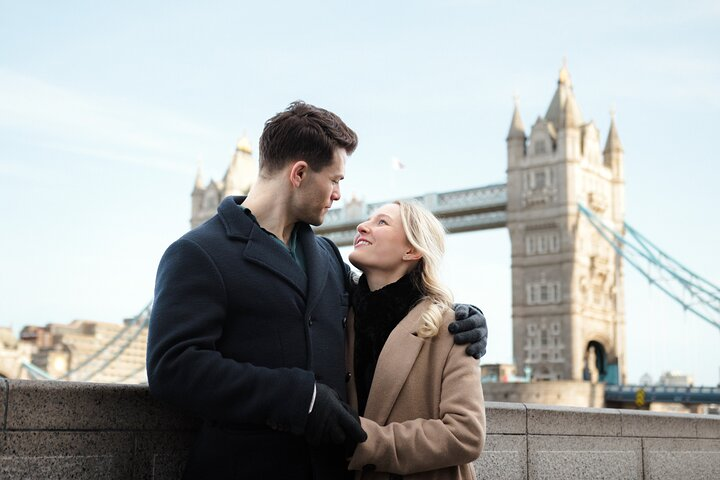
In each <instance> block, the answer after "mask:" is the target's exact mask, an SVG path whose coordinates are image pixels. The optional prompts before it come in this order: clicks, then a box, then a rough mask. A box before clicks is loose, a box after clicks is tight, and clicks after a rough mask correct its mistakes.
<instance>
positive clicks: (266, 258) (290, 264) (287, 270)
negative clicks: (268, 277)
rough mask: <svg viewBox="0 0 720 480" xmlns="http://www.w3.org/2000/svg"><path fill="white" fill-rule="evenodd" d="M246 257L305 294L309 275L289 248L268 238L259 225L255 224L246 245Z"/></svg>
mask: <svg viewBox="0 0 720 480" xmlns="http://www.w3.org/2000/svg"><path fill="white" fill-rule="evenodd" d="M245 259H246V260H247V261H249V262H252V263H254V264H256V265H259V266H261V267H265V268H267V269H268V270H270V271H272V272H273V273H275V274H276V275H278V276H279V277H281V278H283V279H285V280H286V281H288V282H289V283H290V284H291V285H293V286H294V287H295V288H296V289H297V290H298V292H300V294H301V295H303V296H305V294H306V291H307V277H306V276H305V274H304V273H303V271H302V269H300V267H299V266H298V264H297V263H295V260H293V258H292V256H290V252H289V251H288V250H287V248H284V247H283V246H282V245H280V244H279V243H278V242H276V241H275V240H273V239H268V234H267V233H265V232H263V231H262V229H261V228H260V227H259V226H258V225H255V224H253V229H252V231H251V232H250V238H249V239H248V244H247V247H245Z"/></svg>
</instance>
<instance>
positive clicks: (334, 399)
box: [305, 383, 367, 447]
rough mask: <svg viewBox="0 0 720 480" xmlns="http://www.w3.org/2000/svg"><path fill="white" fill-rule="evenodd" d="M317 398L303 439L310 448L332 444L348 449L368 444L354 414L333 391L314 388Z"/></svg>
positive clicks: (322, 386)
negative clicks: (347, 447) (353, 445)
mask: <svg viewBox="0 0 720 480" xmlns="http://www.w3.org/2000/svg"><path fill="white" fill-rule="evenodd" d="M315 386H316V388H317V394H316V396H315V405H313V409H312V412H310V413H309V414H308V417H307V423H306V425H305V438H306V439H307V441H308V443H310V445H312V446H315V447H317V446H319V445H322V444H327V443H332V444H335V445H343V444H345V445H347V444H348V443H353V442H354V443H355V444H357V443H361V442H364V441H365V440H367V433H365V431H364V430H363V429H362V427H361V426H360V420H359V419H358V417H357V414H354V412H353V411H352V409H351V408H350V406H348V405H347V404H346V403H344V402H342V401H341V400H340V396H339V395H338V394H337V392H336V391H335V390H333V389H332V388H330V387H328V386H327V385H324V384H322V383H316V384H315Z"/></svg>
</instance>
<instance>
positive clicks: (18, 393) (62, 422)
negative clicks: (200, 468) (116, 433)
mask: <svg viewBox="0 0 720 480" xmlns="http://www.w3.org/2000/svg"><path fill="white" fill-rule="evenodd" d="M8 387H9V388H8V391H7V397H8V401H7V416H6V417H7V424H6V428H7V429H8V430H104V429H110V430H158V429H160V430H176V429H190V430H192V429H196V428H198V426H199V422H198V421H197V420H195V419H192V418H191V417H188V416H186V415H183V414H181V413H180V412H178V411H176V410H174V409H171V408H170V407H168V406H167V405H164V404H162V403H160V402H158V401H157V400H155V399H154V398H152V397H151V396H150V392H149V391H148V388H147V387H146V386H141V385H117V384H99V383H79V382H54V381H24V380H11V381H9V382H8Z"/></svg>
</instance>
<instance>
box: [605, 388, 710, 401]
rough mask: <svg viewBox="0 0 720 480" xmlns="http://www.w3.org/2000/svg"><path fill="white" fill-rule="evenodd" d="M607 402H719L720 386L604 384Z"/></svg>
mask: <svg viewBox="0 0 720 480" xmlns="http://www.w3.org/2000/svg"><path fill="white" fill-rule="evenodd" d="M608 402H620V403H635V404H638V405H644V404H648V403H652V402H665V403H685V404H691V403H703V404H711V403H717V404H720V387H668V386H643V385H605V404H606V405H607V404H608Z"/></svg>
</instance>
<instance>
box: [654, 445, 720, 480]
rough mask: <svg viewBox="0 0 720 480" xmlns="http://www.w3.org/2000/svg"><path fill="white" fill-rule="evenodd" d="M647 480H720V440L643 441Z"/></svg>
mask: <svg viewBox="0 0 720 480" xmlns="http://www.w3.org/2000/svg"><path fill="white" fill-rule="evenodd" d="M643 456H644V464H645V478H646V479H647V480H666V479H667V480H669V479H676V478H682V479H683V480H707V479H710V478H720V440H705V439H683V438H645V439H643Z"/></svg>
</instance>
